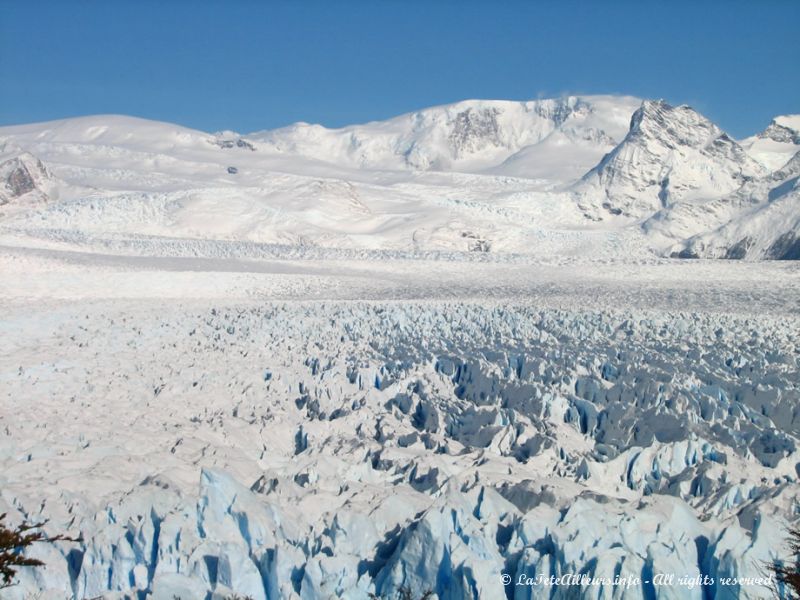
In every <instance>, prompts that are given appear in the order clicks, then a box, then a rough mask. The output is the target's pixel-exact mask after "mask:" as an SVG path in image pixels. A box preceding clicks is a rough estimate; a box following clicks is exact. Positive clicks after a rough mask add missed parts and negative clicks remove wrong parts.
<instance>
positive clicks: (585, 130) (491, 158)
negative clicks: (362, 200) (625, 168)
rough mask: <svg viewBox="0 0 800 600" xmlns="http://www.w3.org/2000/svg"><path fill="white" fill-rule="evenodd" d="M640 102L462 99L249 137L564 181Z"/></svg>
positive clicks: (314, 153) (381, 162) (434, 166)
mask: <svg viewBox="0 0 800 600" xmlns="http://www.w3.org/2000/svg"><path fill="white" fill-rule="evenodd" d="M640 102H641V101H640V100H639V99H637V98H631V97H612V96H586V97H577V96H569V97H565V98H559V99H548V100H533V101H529V102H508V101H497V100H467V101H464V102H458V103H456V104H449V105H446V106H437V107H434V108H429V109H425V110H420V111H417V112H413V113H409V114H406V115H402V116H399V117H396V118H393V119H390V120H388V121H381V122H375V123H367V124H365V125H353V126H349V127H344V128H341V129H326V128H324V127H322V126H320V125H309V124H307V123H298V124H295V125H292V126H291V127H287V128H284V129H278V130H276V131H268V132H262V133H256V134H252V135H251V136H249V139H253V140H256V141H258V142H262V143H264V144H267V145H268V146H270V147H271V148H274V149H275V150H277V151H279V152H283V153H288V154H295V155H302V156H307V157H312V158H316V159H318V160H321V161H326V162H333V163H335V164H339V165H344V166H349V167H358V168H379V169H417V170H438V171H464V172H472V173H474V172H483V171H489V172H493V173H503V174H509V175H514V176H518V177H529V178H542V179H548V180H555V181H565V180H568V179H569V178H570V177H571V176H572V175H573V174H577V173H578V172H580V171H581V170H585V169H587V168H589V167H591V166H592V165H593V164H594V163H595V162H596V161H597V160H598V159H599V158H600V157H601V156H602V155H603V154H604V153H605V152H607V151H608V150H610V149H611V148H613V146H614V145H615V144H616V143H618V142H619V140H620V139H622V137H623V136H624V135H625V131H626V130H627V124H628V120H629V118H630V114H631V112H633V111H634V110H635V109H636V107H637V106H638V105H639V104H640Z"/></svg>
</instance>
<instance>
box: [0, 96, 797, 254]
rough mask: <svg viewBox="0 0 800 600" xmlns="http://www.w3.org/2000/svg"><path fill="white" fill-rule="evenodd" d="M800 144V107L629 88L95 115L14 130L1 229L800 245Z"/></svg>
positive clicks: (576, 247) (493, 245)
mask: <svg viewBox="0 0 800 600" xmlns="http://www.w3.org/2000/svg"><path fill="white" fill-rule="evenodd" d="M799 152H800V115H789V116H781V117H776V118H775V119H774V120H773V122H772V123H771V124H769V126H768V127H767V128H766V129H765V130H764V131H763V132H761V133H759V134H757V135H755V136H753V137H750V138H747V139H744V140H738V141H737V140H735V139H733V138H732V137H730V136H729V135H727V134H726V133H725V132H723V131H722V130H721V129H720V128H719V127H717V126H716V125H715V124H714V123H712V122H711V121H709V120H708V119H706V118H705V117H703V116H702V115H701V114H699V113H698V112H697V111H695V110H693V109H692V108H690V107H688V106H678V107H673V106H670V105H668V104H667V103H665V102H663V101H651V100H645V101H642V100H640V99H637V98H632V97H623V96H585V97H575V96H571V97H565V98H559V99H548V100H535V101H529V102H510V101H484V100H469V101H464V102H459V103H456V104H451V105H446V106H438V107H434V108H429V109H424V110H420V111H417V112H414V113H409V114H406V115H402V116H399V117H396V118H393V119H389V120H387V121H379V122H372V123H366V124H363V125H353V126H348V127H344V128H341V129H327V128H325V127H322V126H320V125H310V124H306V123H297V124H295V125H292V126H289V127H285V128H282V129H277V130H273V131H262V132H257V133H253V134H249V135H241V134H238V133H235V132H219V133H215V134H210V133H204V132H200V131H194V130H191V129H186V128H183V127H179V126H176V125H170V124H166V123H158V122H152V121H145V120H141V119H135V118H130V117H121V116H93V117H82V118H75V119H68V120H63V121H53V122H48V123H40V124H32V125H21V126H13V127H4V128H0V227H4V228H12V229H14V230H16V231H25V230H30V229H32V228H42V227H47V228H53V229H68V230H79V231H83V232H90V233H92V234H93V235H100V234H115V235H120V234H125V235H160V236H171V237H200V238H212V239H232V240H247V241H256V242H281V243H288V244H300V245H319V246H325V247H356V248H371V249H391V250H398V249H400V250H408V251H416V250H460V251H482V252H491V253H515V254H525V253H551V252H554V253H561V252H567V253H571V254H580V253H588V254H592V255H595V254H597V253H601V254H608V255H613V254H615V253H616V254H618V255H621V256H625V257H628V256H632V255H633V256H636V255H639V254H642V253H644V254H648V255H653V256H673V257H681V258H688V257H698V258H699V257H708V258H728V259H798V258H800V186H798V175H800V154H799ZM565 239H568V240H570V241H569V243H567V242H564V240H565ZM612 239H613V243H611V242H610V240H612Z"/></svg>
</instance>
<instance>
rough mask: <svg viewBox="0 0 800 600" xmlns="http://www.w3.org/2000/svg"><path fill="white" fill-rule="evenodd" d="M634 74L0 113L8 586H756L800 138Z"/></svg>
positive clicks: (0, 449)
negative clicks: (617, 87)
mask: <svg viewBox="0 0 800 600" xmlns="http://www.w3.org/2000/svg"><path fill="white" fill-rule="evenodd" d="M640 104H641V103H640V102H639V101H638V100H635V99H631V98H615V97H606V96H603V97H599V96H587V97H582V98H566V99H558V100H541V101H532V102H525V103H517V102H497V101H466V102H463V103H458V104H455V105H451V106H445V107H436V108H433V109H427V110H423V111H418V112H417V113H413V114H410V115H404V116H401V117H398V118H396V119H392V120H389V121H387V122H383V123H370V124H366V125H360V126H352V127H347V128H343V129H339V130H327V129H324V128H322V127H319V126H312V125H306V124H298V125H296V126H292V127H290V128H286V129H283V130H278V131H275V132H262V133H258V134H253V135H240V134H237V133H234V132H229V131H228V132H220V133H216V134H208V133H203V132H198V131H192V130H189V129H185V128H181V127H178V126H174V125H170V124H165V123H154V122H148V121H142V120H139V119H132V118H128V117H118V116H96V117H86V118H81V119H70V120H67V121H60V122H53V123H45V124H35V125H24V126H17V127H9V128H2V129H0V146H2V147H3V148H4V150H3V152H4V154H3V155H2V158H0V175H1V176H2V183H3V185H4V186H6V187H5V188H4V189H6V190H11V189H12V188H13V189H15V190H20V189H25V190H27V191H25V192H23V193H22V194H18V195H13V196H12V195H10V193H9V195H7V196H3V198H7V201H6V202H5V203H4V204H2V205H1V206H0V273H2V275H3V285H2V286H0V311H2V313H1V314H2V317H0V339H2V340H3V350H4V352H2V353H0V513H2V512H8V513H9V518H10V519H11V520H12V521H15V522H17V521H20V520H22V519H27V520H42V519H49V522H48V525H47V528H48V530H50V531H52V532H66V533H72V534H78V533H80V534H81V535H82V537H83V540H84V541H83V542H79V543H67V542H58V543H55V544H45V545H41V546H40V547H39V548H37V549H36V550H35V551H34V552H35V554H33V555H35V556H38V557H39V558H41V559H42V560H43V561H44V562H45V563H46V566H45V567H43V568H38V569H25V570H23V571H21V572H20V576H19V585H17V586H14V587H11V588H8V589H5V590H2V592H0V598H4V599H5V598H9V599H12V598H13V599H17V598H26V597H29V596H31V595H36V596H37V597H41V598H64V597H72V598H91V597H98V596H102V597H107V598H123V597H140V598H154V599H161V598H163V599H166V600H173V599H174V598H175V597H180V598H184V599H188V598H203V597H207V598H220V599H221V598H225V597H228V596H231V595H233V594H238V595H240V596H250V597H252V598H254V599H270V600H271V599H274V598H302V599H316V598H331V597H334V598H348V599H351V600H356V599H364V600H366V599H367V598H370V594H375V595H377V596H379V597H382V598H394V597H397V596H398V594H400V593H401V592H402V591H403V590H408V591H409V592H410V593H411V594H412V597H420V596H422V595H423V594H424V593H425V592H426V591H428V590H431V591H433V592H434V593H435V594H436V595H437V596H438V597H439V598H453V599H455V598H490V599H494V598H498V599H503V598H550V597H551V591H552V587H551V586H550V585H547V584H545V583H543V582H542V581H544V580H546V579H547V578H549V577H551V576H552V577H556V578H557V577H561V576H569V575H570V574H573V575H576V576H580V575H585V576H591V577H593V578H595V580H596V581H595V584H590V583H588V582H586V581H583V582H581V581H578V582H577V583H575V585H577V586H579V587H581V590H580V593H581V594H583V595H585V596H587V597H614V598H647V597H662V596H663V597H670V598H673V597H674V598H703V597H708V596H709V595H712V596H715V597H740V598H765V597H769V591H768V590H767V589H766V588H764V587H763V586H760V585H758V584H757V583H753V582H750V583H744V584H741V585H740V584H737V583H734V582H732V580H729V579H730V578H734V577H751V578H752V577H760V576H763V575H764V573H763V568H762V567H761V565H763V564H765V563H766V562H770V561H775V560H780V559H786V558H788V557H787V556H786V549H785V548H783V547H781V546H780V544H779V543H778V540H780V538H781V537H782V536H783V535H784V531H785V527H786V526H787V525H788V524H789V523H791V522H796V520H797V515H798V514H800V486H798V465H800V450H798V439H799V438H800V416H799V415H798V414H797V410H796V408H797V406H798V402H800V384H799V382H800V364H798V349H800V333H799V332H800V272H798V270H797V267H796V265H797V263H796V262H794V261H777V260H766V261H760V260H755V259H759V258H780V257H783V258H791V256H789V255H790V254H791V252H792V251H793V250H792V249H793V248H794V246H793V244H796V242H794V241H793V240H794V239H795V238H796V237H797V236H796V234H797V231H798V228H799V225H798V224H800V221H798V220H797V206H798V202H797V200H798V199H797V193H798V192H797V190H798V188H797V171H796V167H797V164H798V163H797V160H798V159H797V157H796V156H795V158H794V159H793V160H792V161H790V162H788V164H787V163H786V161H784V163H783V164H781V165H780V166H779V167H776V168H773V167H772V166H770V165H769V164H768V161H762V162H761V163H757V162H756V160H755V159H758V156H757V155H756V154H754V150H753V148H754V147H757V143H754V144H748V143H745V142H743V143H742V144H739V143H738V142H736V141H735V140H732V139H731V138H729V137H727V136H725V135H724V134H723V133H722V132H721V131H720V130H719V128H717V127H716V126H715V125H713V124H712V123H710V122H708V121H707V120H706V119H704V118H703V117H702V116H701V115H699V114H697V113H696V112H694V111H692V110H691V109H689V108H688V107H679V108H672V107H668V106H666V105H664V104H663V103H658V102H647V103H645V105H644V108H640ZM634 113H636V115H638V116H634ZM632 117H634V118H633V127H632V128H631V129H629V124H631V120H632ZM775 123H776V124H777V125H779V126H781V127H790V125H791V123H792V122H791V121H787V120H786V119H785V118H778V119H776V121H775ZM791 126H792V127H793V126H794V125H791ZM795 131H796V130H795ZM770 135H772V136H773V137H776V136H783V135H786V133H785V131H784V130H783V129H781V130H778V129H775V128H773V132H772V133H771V134H770ZM772 141H773V142H774V141H775V140H772ZM775 143H785V142H775ZM762 149H763V148H762ZM748 153H750V154H748ZM604 156H605V158H604ZM20 157H22V158H20ZM9 161H11V162H9ZM14 161H17V162H14ZM20 166H24V168H25V169H26V172H27V173H29V174H30V175H31V177H30V180H31V184H32V185H33V188H31V189H28V188H29V187H30V185H29V184H28V183H27V181H28V180H27V179H26V178H25V177H24V176H22V175H20V174H17V175H14V176H13V177H12V176H11V175H12V173H14V172H17V170H18V169H19V168H20ZM40 166H41V168H40ZM229 167H234V168H235V169H234V170H235V172H229ZM667 173H668V183H667V184H666V186H662V182H663V181H664V178H665V177H666V175H665V174H667ZM654 174H655V175H654ZM662 175H664V176H665V177H662ZM19 182H23V183H24V184H25V185H23V186H22V187H20V186H19V185H18V184H19ZM9 186H11V187H9ZM662 189H664V190H666V192H665V194H663V195H662V196H659V192H660V191H661V190H662ZM662 198H664V199H665V200H663V201H662ZM604 202H608V203H609V205H608V206H607V207H604V206H603V203H604ZM610 208H611V209H616V208H619V209H620V212H619V214H615V212H613V211H611V210H609V209H610ZM587 217H588V218H587ZM792 236H794V237H792ZM744 239H746V240H747V241H746V243H745V242H742V243H740V242H741V240H744ZM780 249H782V250H783V252H784V254H783V255H779V253H778V250H780ZM740 250H741V256H738V255H737V253H738V252H739V251H740ZM673 252H675V253H680V252H683V253H684V255H687V254H691V255H695V256H699V257H701V258H699V259H697V260H680V259H676V258H669V255H670V254H671V253H673ZM733 255H737V256H733ZM705 256H710V257H715V258H717V257H725V256H727V257H729V258H735V257H740V258H741V257H743V258H746V259H750V260H708V259H704V258H702V257H705ZM659 574H662V575H669V574H672V575H674V576H675V579H676V580H677V579H680V578H683V579H684V582H683V583H676V582H673V583H671V584H665V585H663V586H661V585H660V584H658V583H655V581H657V579H656V576H657V575H659ZM505 577H508V579H507V580H506V579H505ZM537 577H540V578H543V579H542V580H540V582H539V583H535V582H536V581H537ZM615 578H625V581H634V580H637V581H638V582H637V583H631V584H630V585H614V584H613V580H614V579H615ZM698 579H699V580H703V579H705V580H706V584H705V585H702V586H701V585H699V584H697V583H692V582H695V581H696V580H698ZM528 580H530V581H531V582H534V584H533V585H526V584H522V585H517V582H519V581H523V582H524V581H528ZM712 580H713V583H709V582H710V581H712ZM506 581H508V582H509V583H506ZM575 591H577V590H575ZM726 595H727V596H726Z"/></svg>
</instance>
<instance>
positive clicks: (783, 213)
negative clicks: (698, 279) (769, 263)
mask: <svg viewBox="0 0 800 600" xmlns="http://www.w3.org/2000/svg"><path fill="white" fill-rule="evenodd" d="M799 180H800V152H798V153H797V154H795V155H794V157H793V158H792V159H791V160H790V161H789V162H788V163H787V164H786V165H785V166H784V167H783V168H781V169H778V170H777V171H775V172H773V173H770V174H769V175H766V176H764V177H761V178H759V179H754V180H752V181H749V182H747V183H746V184H744V185H743V186H742V187H741V188H740V189H738V190H737V191H736V192H734V193H733V194H731V195H729V196H725V197H723V198H720V199H718V200H715V201H712V202H709V203H706V204H704V205H702V206H697V205H691V204H680V205H676V206H674V207H672V208H671V210H669V211H667V214H666V215H665V216H664V217H662V218H665V219H667V220H668V221H677V220H679V219H682V220H683V222H684V223H691V222H693V221H694V222H695V223H697V222H700V223H703V229H707V230H706V231H701V232H699V233H696V234H694V235H692V236H691V237H689V239H688V240H687V241H686V242H683V244H681V245H680V246H679V247H678V248H677V249H675V250H673V252H676V253H677V254H678V256H682V257H690V258H699V257H706V258H728V259H741V258H766V259H777V260H800V183H798V181H799ZM687 233H688V232H687Z"/></svg>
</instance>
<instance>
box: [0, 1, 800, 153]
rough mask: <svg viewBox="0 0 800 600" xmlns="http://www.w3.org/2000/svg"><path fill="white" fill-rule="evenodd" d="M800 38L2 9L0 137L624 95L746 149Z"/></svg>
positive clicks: (275, 15)
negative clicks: (93, 127) (672, 106)
mask: <svg viewBox="0 0 800 600" xmlns="http://www.w3.org/2000/svg"><path fill="white" fill-rule="evenodd" d="M799 24H800V1H798V0H784V1H779V0H760V1H755V0H753V1H747V2H740V1H737V0H724V1H722V0H720V1H718V2H704V1H703V0H693V1H686V2H666V1H663V2H622V1H618V2H614V1H609V0H606V1H600V0H597V1H595V2H590V1H586V2H569V1H565V0H561V1H558V2H556V1H553V2H499V1H495V2H490V1H489V0H485V1H483V2H477V1H470V0H462V1H460V2H455V1H452V2H449V1H448V2H446V1H440V2H437V1H435V0H428V1H414V0H405V1H402V2H401V1H391V0H372V1H369V2H367V1H363V2H356V1H338V2H334V1H333V0H330V1H329V2H301V1H295V2H288V1H287V2H255V1H250V2H248V1H244V0H242V1H236V0H231V1H228V2H222V1H218V2H212V1H210V0H209V1H203V0H193V1H188V0H186V1H183V0H169V1H168V0H163V1H158V2H157V1H150V0H129V1H126V0H118V1H114V0H105V1H99V0H97V1H79V0H73V1H67V0H58V1H50V2H45V1H36V0H21V1H17V0H0V124H12V123H23V122H31V121H42V120H48V119H56V118H63V117H69V116H76V115H84V114H94V113H121V114H129V115H136V116H140V117H146V118H151V119H160V120H164V121H171V122H175V123H180V124H183V125H187V126H190V127H195V128H198V129H203V130H206V131H217V130H221V129H234V130H237V131H240V132H249V131H254V130H259V129H268V128H274V127H279V126H282V125H286V124H288V123H291V122H294V121H300V120H302V121H309V122H317V123H322V124H324V125H327V126H341V125H344V124H347V123H353V122H363V121H369V120H374V119H383V118H387V117H390V116H394V115H397V114H400V113H403V112H408V111H410V110H414V109H418V108H423V107H426V106H432V105H435V104H442V103H447V102H453V101H457V100H462V99H466V98H504V99H518V100H522V99H529V98H536V97H549V96H558V95H562V94H565V93H586V94H589V93H624V94H631V95H637V96H642V97H650V98H664V99H666V100H667V101H670V102H673V103H688V104H690V105H692V106H694V107H695V108H697V109H698V110H700V111H701V112H703V113H704V114H706V115H707V116H709V117H710V118H712V119H713V120H715V121H716V122H717V123H718V124H720V125H721V126H722V127H723V128H724V129H726V130H728V131H729V132H731V133H732V134H733V135H734V136H739V137H742V136H745V135H749V134H751V133H754V132H756V131H758V130H760V129H762V128H763V127H765V126H766V125H767V123H768V122H769V121H770V119H771V118H772V117H773V116H774V115H776V114H785V113H792V112H794V113H798V112H800V34H798V25H799Z"/></svg>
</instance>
